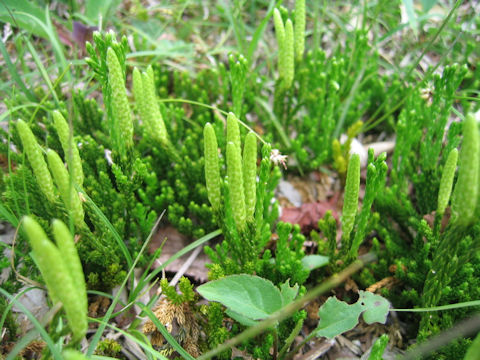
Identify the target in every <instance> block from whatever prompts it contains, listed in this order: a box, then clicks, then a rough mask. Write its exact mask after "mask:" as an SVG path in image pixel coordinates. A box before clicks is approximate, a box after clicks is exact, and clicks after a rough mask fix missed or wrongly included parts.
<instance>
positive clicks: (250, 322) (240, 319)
mask: <svg viewBox="0 0 480 360" xmlns="http://www.w3.org/2000/svg"><path fill="white" fill-rule="evenodd" d="M225 314H227V316H229V317H231V318H232V319H233V320H235V321H238V322H239V323H240V324H242V325H243V326H255V325H257V324H258V321H255V320H252V319H250V318H249V317H246V316H244V315H242V314H239V313H237V312H235V311H232V310H228V309H227V311H225Z"/></svg>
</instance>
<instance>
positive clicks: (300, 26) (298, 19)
mask: <svg viewBox="0 0 480 360" xmlns="http://www.w3.org/2000/svg"><path fill="white" fill-rule="evenodd" d="M305 18H306V8H305V0H296V1H295V29H294V35H295V39H294V44H295V60H296V61H297V62H301V61H302V59H303V53H304V51H305V23H306V20H305Z"/></svg>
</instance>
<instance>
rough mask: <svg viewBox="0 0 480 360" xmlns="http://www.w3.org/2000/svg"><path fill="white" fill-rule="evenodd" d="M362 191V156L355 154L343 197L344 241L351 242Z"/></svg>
mask: <svg viewBox="0 0 480 360" xmlns="http://www.w3.org/2000/svg"><path fill="white" fill-rule="evenodd" d="M359 190H360V156H359V155H358V154H353V155H352V156H351V157H350V160H349V162H348V170H347V181H346V184H345V195H344V197H343V211H342V231H343V236H342V237H343V239H345V241H347V242H349V240H348V239H349V238H350V233H351V232H352V230H353V225H354V224H355V216H356V215H357V210H358V193H359Z"/></svg>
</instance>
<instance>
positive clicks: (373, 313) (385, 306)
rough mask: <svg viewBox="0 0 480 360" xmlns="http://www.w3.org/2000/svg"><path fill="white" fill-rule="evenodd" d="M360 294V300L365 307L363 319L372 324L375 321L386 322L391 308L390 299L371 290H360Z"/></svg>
mask: <svg viewBox="0 0 480 360" xmlns="http://www.w3.org/2000/svg"><path fill="white" fill-rule="evenodd" d="M359 294H360V298H359V299H358V302H359V303H360V304H362V306H363V307H364V309H365V311H364V313H363V320H365V322H366V323H367V324H372V323H374V322H379V323H382V324H385V321H387V315H388V311H389V309H390V303H389V302H388V300H387V299H385V298H383V297H381V296H380V295H375V294H373V293H371V292H370V291H359Z"/></svg>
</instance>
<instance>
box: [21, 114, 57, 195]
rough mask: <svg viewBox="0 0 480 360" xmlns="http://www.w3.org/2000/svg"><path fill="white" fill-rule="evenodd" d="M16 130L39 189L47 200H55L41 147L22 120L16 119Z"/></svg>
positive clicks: (51, 181)
mask: <svg viewBox="0 0 480 360" xmlns="http://www.w3.org/2000/svg"><path fill="white" fill-rule="evenodd" d="M17 130H18V134H19V135H20V139H21V140H22V145H23V148H24V151H25V153H26V154H27V157H28V161H29V162H30V165H31V166H32V170H33V173H34V174H35V177H36V179H37V182H38V186H39V187H40V190H41V191H42V192H43V194H44V195H45V196H46V198H47V199H48V200H50V201H51V202H55V199H56V195H55V191H54V186H53V180H52V177H51V176H50V172H49V171H48V167H47V164H46V162H45V158H44V157H43V150H42V148H41V147H40V145H39V144H38V142H37V139H35V136H34V135H33V133H32V130H30V127H29V126H28V125H27V124H26V123H25V122H24V121H23V120H18V121H17Z"/></svg>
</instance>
